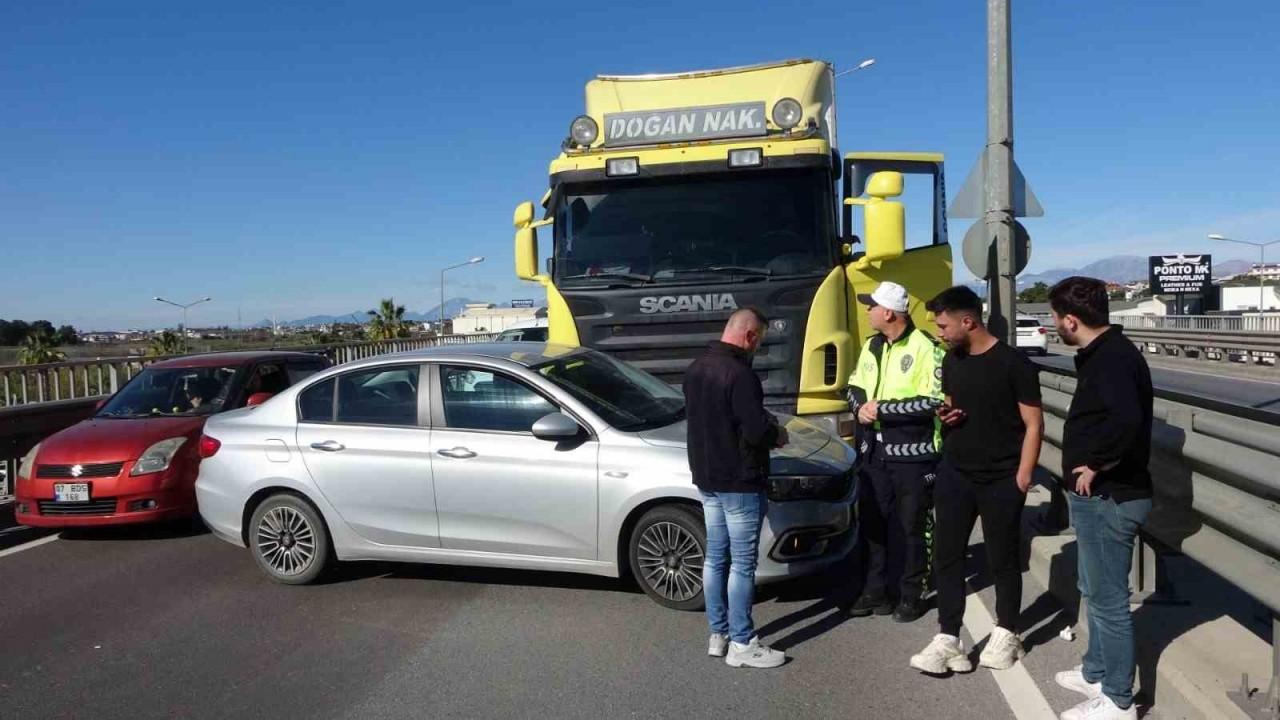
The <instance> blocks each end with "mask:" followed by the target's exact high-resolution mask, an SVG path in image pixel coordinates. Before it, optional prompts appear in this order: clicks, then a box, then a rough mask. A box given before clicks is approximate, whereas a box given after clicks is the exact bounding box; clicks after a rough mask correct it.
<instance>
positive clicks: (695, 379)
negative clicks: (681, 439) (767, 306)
mask: <svg viewBox="0 0 1280 720" xmlns="http://www.w3.org/2000/svg"><path fill="white" fill-rule="evenodd" d="M684 399H685V412H686V415H687V417H688V425H689V439H688V442H689V469H690V470H692V471H693V484H694V485H697V486H698V488H700V489H702V490H705V491H707V492H763V491H764V489H765V479H766V478H767V477H768V475H769V450H770V449H771V448H773V447H774V445H776V444H777V441H778V421H777V420H776V419H775V418H774V417H773V415H771V414H769V412H768V411H766V410H765V409H764V390H763V388H762V387H761V385H760V378H758V377H756V374H755V373H754V372H752V370H751V358H750V357H749V356H748V355H747V353H746V352H745V351H744V350H742V349H741V348H738V347H735V346H733V345H729V344H726V343H722V342H719V341H716V342H713V343H711V346H710V347H708V348H707V351H706V352H705V353H703V355H702V357H699V358H698V359H697V360H695V361H693V364H692V365H690V366H689V369H688V370H687V371H686V372H685V376H684Z"/></svg>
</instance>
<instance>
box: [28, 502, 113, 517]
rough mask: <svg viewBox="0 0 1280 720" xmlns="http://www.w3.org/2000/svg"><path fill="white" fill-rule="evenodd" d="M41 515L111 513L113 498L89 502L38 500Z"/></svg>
mask: <svg viewBox="0 0 1280 720" xmlns="http://www.w3.org/2000/svg"><path fill="white" fill-rule="evenodd" d="M39 505H40V514H41V515H111V514H112V513H114V512H115V511H116V499H115V498H100V499H98V500H90V501H89V502H63V503H60V502H54V501H53V500H41V501H39Z"/></svg>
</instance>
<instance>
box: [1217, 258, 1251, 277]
mask: <svg viewBox="0 0 1280 720" xmlns="http://www.w3.org/2000/svg"><path fill="white" fill-rule="evenodd" d="M1252 269H1253V263H1251V262H1249V261H1248V260H1224V261H1223V262H1221V263H1217V262H1215V263H1214V264H1213V276H1214V277H1216V278H1220V277H1230V276H1232V275H1240V274H1243V273H1247V272H1249V271H1250V270H1252Z"/></svg>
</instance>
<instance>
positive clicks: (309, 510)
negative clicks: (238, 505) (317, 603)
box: [249, 493, 333, 585]
mask: <svg viewBox="0 0 1280 720" xmlns="http://www.w3.org/2000/svg"><path fill="white" fill-rule="evenodd" d="M249 549H250V550H251V551H252V552H253V559H254V560H255V561H257V563H258V567H260V568H262V571H263V572H265V573H266V574H267V575H268V576H270V577H271V579H272V580H275V581H276V582H280V583H284V584H286V585H306V584H307V583H312V582H315V581H316V580H318V579H319V578H320V576H321V575H323V574H324V572H325V570H327V569H328V567H329V565H330V558H331V557H332V556H333V547H332V545H331V544H330V542H329V531H328V529H327V528H326V527H325V525H324V521H323V520H321V518H320V513H319V512H317V511H316V509H315V508H314V507H312V506H311V503H309V502H307V501H306V500H303V499H302V498H300V497H298V496H296V495H289V494H284V493H282V494H279V495H272V496H271V497H269V498H267V499H266V500H263V501H262V503H261V504H260V505H258V507H257V509H255V510H254V511H253V517H252V519H251V520H250V521H249Z"/></svg>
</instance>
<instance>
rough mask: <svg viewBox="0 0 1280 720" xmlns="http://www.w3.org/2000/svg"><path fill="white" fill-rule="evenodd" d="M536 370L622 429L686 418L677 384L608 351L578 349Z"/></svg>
mask: <svg viewBox="0 0 1280 720" xmlns="http://www.w3.org/2000/svg"><path fill="white" fill-rule="evenodd" d="M533 370H534V371H535V372H537V373H539V374H540V375H542V376H543V377H545V378H546V379H548V380H550V381H551V382H553V383H555V384H556V385H559V386H560V387H561V388H562V389H564V390H565V391H566V392H568V393H569V394H570V395H572V396H573V397H574V398H575V399H577V400H578V401H580V402H581V403H583V404H584V405H586V406H587V407H589V408H591V411H592V412H594V413H595V414H597V415H599V416H600V418H601V419H603V420H604V421H605V422H607V423H609V424H610V425H612V426H613V427H615V428H618V429H619V430H627V431H633V432H634V431H637V430H648V429H651V428H656V427H662V426H664V425H670V424H671V423H673V422H676V421H678V420H681V419H683V418H684V396H683V395H681V394H680V393H679V392H678V391H677V390H676V389H675V388H673V387H671V386H670V385H668V384H666V383H664V382H662V381H661V380H659V379H658V378H656V377H654V376H652V375H650V374H649V373H647V372H644V371H643V370H637V369H636V368H633V367H631V366H630V365H626V364H624V363H620V362H618V361H617V360H614V359H613V358H611V357H609V356H607V355H603V354H600V353H595V352H591V353H575V354H574V355H570V356H569V357H565V358H560V359H556V360H552V361H551V362H547V363H543V364H541V365H535V366H534V367H533Z"/></svg>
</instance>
